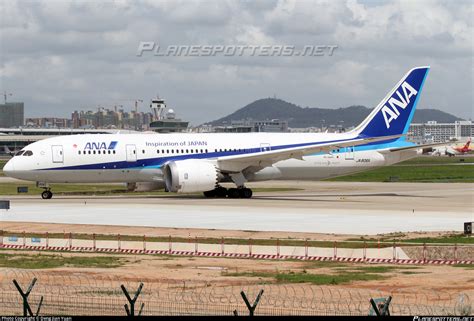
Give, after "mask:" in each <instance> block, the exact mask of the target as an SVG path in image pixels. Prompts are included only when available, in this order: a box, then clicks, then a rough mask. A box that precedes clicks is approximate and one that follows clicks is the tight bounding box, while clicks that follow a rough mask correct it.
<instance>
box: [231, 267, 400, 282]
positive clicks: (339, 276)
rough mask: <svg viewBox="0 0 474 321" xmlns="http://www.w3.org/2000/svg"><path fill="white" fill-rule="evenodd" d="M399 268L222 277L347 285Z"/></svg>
mask: <svg viewBox="0 0 474 321" xmlns="http://www.w3.org/2000/svg"><path fill="white" fill-rule="evenodd" d="M398 270H400V267H388V266H387V267H385V266H380V267H379V266H377V267H360V268H358V267H350V266H347V269H345V270H342V269H340V268H339V269H337V271H336V273H328V274H323V273H317V274H313V273H308V272H307V271H306V270H304V271H302V272H285V273H282V272H273V273H272V272H241V273H224V274H223V275H224V276H230V277H258V278H267V279H274V280H275V281H276V282H278V283H312V284H317V285H338V284H347V283H351V282H353V281H372V280H381V279H384V278H386V277H387V276H384V275H382V274H384V273H390V272H397V271H398Z"/></svg>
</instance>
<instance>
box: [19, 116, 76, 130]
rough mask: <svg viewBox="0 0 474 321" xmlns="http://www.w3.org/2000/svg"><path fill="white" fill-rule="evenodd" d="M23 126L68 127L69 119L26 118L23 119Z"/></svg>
mask: <svg viewBox="0 0 474 321" xmlns="http://www.w3.org/2000/svg"><path fill="white" fill-rule="evenodd" d="M25 126H26V127H37V128H70V127H71V120H70V119H67V118H57V117H41V118H27V119H26V120H25Z"/></svg>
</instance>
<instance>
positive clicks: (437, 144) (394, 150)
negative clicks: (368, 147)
mask: <svg viewBox="0 0 474 321" xmlns="http://www.w3.org/2000/svg"><path fill="white" fill-rule="evenodd" d="M446 144H449V142H444V143H432V144H421V145H414V146H406V147H396V148H388V149H386V150H383V151H380V152H381V153H384V152H385V153H388V152H391V153H393V152H399V151H402V150H413V149H423V150H424V149H428V148H433V147H437V146H444V145H446Z"/></svg>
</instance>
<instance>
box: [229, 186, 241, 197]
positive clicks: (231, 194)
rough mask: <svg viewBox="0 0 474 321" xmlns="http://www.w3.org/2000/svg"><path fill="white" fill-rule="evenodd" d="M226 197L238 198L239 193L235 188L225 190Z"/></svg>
mask: <svg viewBox="0 0 474 321" xmlns="http://www.w3.org/2000/svg"><path fill="white" fill-rule="evenodd" d="M227 197H229V198H240V192H239V190H238V189H237V188H229V189H228V190H227Z"/></svg>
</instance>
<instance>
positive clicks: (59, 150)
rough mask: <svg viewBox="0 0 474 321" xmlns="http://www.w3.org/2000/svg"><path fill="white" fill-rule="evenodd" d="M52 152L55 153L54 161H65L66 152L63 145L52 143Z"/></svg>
mask: <svg viewBox="0 0 474 321" xmlns="http://www.w3.org/2000/svg"><path fill="white" fill-rule="evenodd" d="M51 152H52V155H53V163H64V154H63V146H62V145H52V146H51Z"/></svg>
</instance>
